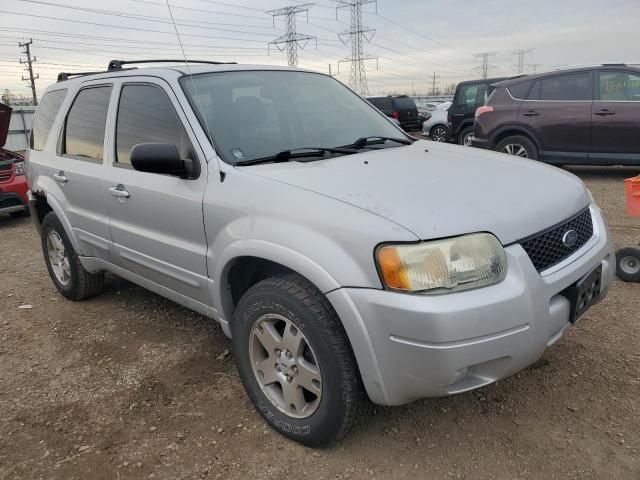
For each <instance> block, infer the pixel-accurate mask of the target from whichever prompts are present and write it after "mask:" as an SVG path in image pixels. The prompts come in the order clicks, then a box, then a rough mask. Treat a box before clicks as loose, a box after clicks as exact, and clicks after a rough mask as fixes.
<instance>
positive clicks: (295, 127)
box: [181, 70, 406, 164]
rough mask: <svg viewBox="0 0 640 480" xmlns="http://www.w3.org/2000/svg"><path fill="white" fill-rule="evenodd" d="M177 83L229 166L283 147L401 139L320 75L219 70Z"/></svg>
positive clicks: (376, 115) (364, 105) (362, 102)
mask: <svg viewBox="0 0 640 480" xmlns="http://www.w3.org/2000/svg"><path fill="white" fill-rule="evenodd" d="M181 83H182V88H183V89H184V90H185V93H186V94H187V97H189V101H190V103H191V106H192V108H193V109H194V110H195V111H196V113H197V114H198V117H199V120H200V122H201V124H202V127H203V128H204V129H205V131H209V134H210V135H211V137H212V141H213V143H214V145H215V147H216V150H217V152H218V154H219V155H220V156H221V157H222V158H223V160H225V161H226V162H227V163H231V164H235V163H237V162H244V161H247V160H253V159H258V158H264V157H268V156H271V155H275V154H277V153H278V152H282V151H286V150H295V149H301V148H312V147H316V148H333V147H340V146H345V145H349V144H352V143H353V142H354V141H355V140H356V139H359V138H363V137H371V136H376V137H401V138H406V137H405V136H404V135H403V134H402V133H401V132H400V131H399V130H398V128H397V127H395V126H394V125H393V124H392V123H391V122H390V121H389V120H387V119H386V117H384V116H383V115H381V114H380V113H379V112H378V111H376V110H375V109H374V108H372V107H371V106H370V105H369V104H368V103H367V102H366V101H365V100H363V99H362V98H360V97H359V96H358V95H356V94H355V93H353V92H352V91H351V90H349V89H348V88H346V87H345V86H344V85H342V84H341V83H340V82H338V81H337V80H335V79H333V78H331V77H328V76H326V75H321V74H316V73H310V72H295V71H262V70H261V71H241V72H219V73H206V74H198V75H193V76H189V77H184V78H182V80H181ZM398 146H400V144H397V143H393V142H389V143H388V144H385V145H383V147H398Z"/></svg>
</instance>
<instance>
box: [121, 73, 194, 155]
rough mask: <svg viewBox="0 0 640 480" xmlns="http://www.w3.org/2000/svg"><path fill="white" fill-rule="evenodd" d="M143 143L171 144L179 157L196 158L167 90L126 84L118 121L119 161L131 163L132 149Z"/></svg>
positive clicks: (151, 86) (152, 86) (123, 88)
mask: <svg viewBox="0 0 640 480" xmlns="http://www.w3.org/2000/svg"><path fill="white" fill-rule="evenodd" d="M140 143H170V144H173V145H175V146H176V147H178V152H180V158H182V159H187V158H191V159H194V153H193V149H192V146H191V141H190V140H189V136H188V135H187V132H186V131H185V129H184V127H183V125H182V121H181V120H180V117H178V114H177V113H176V111H175V109H174V108H173V105H172V104H171V100H170V99H169V97H168V96H167V94H166V93H165V91H164V90H163V89H162V88H160V87H157V86H155V85H148V84H145V85H125V86H123V87H122V93H121V94H120V103H119V107H118V120H117V122H116V161H117V162H118V163H121V164H127V165H130V164H131V149H132V148H133V147H135V146H136V145H138V144H140Z"/></svg>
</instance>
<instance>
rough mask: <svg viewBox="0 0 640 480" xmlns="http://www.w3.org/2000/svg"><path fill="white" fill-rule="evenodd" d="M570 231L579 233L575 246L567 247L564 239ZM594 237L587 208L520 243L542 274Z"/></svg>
mask: <svg viewBox="0 0 640 480" xmlns="http://www.w3.org/2000/svg"><path fill="white" fill-rule="evenodd" d="M569 230H574V231H575V232H576V233H577V240H576V242H575V244H574V245H572V246H570V247H567V246H566V245H564V243H563V241H562V238H563V236H564V234H565V233H566V232H568V231H569ZM592 236H593V221H592V219H591V212H590V210H589V209H588V208H587V209H586V210H583V211H582V212H580V213H579V214H577V215H576V216H574V217H572V218H571V219H569V220H567V221H566V222H564V223H562V224H561V225H558V226H555V227H552V228H550V229H548V230H545V231H543V232H540V233H537V234H536V235H534V236H532V237H530V238H528V239H525V240H522V241H520V242H519V243H520V245H522V248H524V250H525V252H527V255H529V258H530V259H531V262H532V263H533V266H534V267H535V268H536V270H537V271H538V272H542V271H544V270H546V269H548V268H550V267H553V266H554V265H557V264H558V263H560V262H561V261H563V260H564V259H565V258H567V257H569V256H570V255H572V254H573V253H574V252H576V251H577V250H579V249H580V248H581V247H582V246H583V245H584V244H585V243H587V241H588V240H589V239H590V238H591V237H592Z"/></svg>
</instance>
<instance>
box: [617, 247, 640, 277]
mask: <svg viewBox="0 0 640 480" xmlns="http://www.w3.org/2000/svg"><path fill="white" fill-rule="evenodd" d="M616 274H617V275H618V277H620V279H622V280H624V281H625V282H640V250H639V249H637V248H631V247H627V248H621V249H620V250H618V251H617V252H616Z"/></svg>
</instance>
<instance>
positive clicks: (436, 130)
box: [429, 125, 449, 142]
mask: <svg viewBox="0 0 640 480" xmlns="http://www.w3.org/2000/svg"><path fill="white" fill-rule="evenodd" d="M429 137H430V138H431V140H433V141H434V142H446V141H447V140H449V129H448V128H447V127H446V126H445V125H434V126H433V127H431V132H430V133H429Z"/></svg>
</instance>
